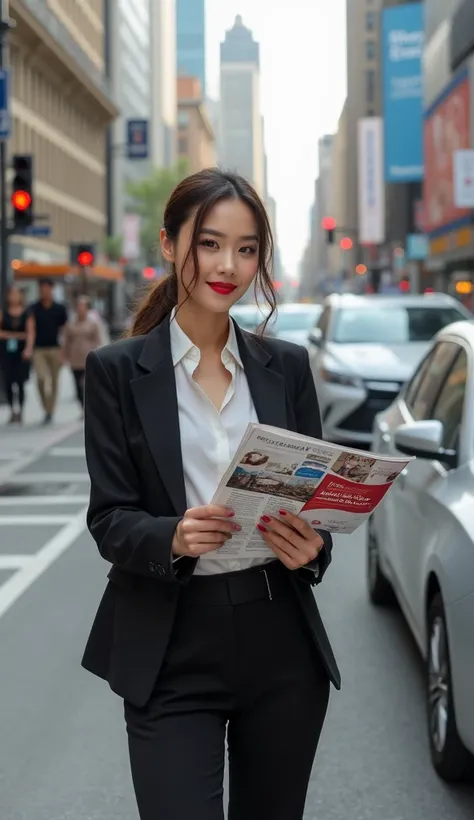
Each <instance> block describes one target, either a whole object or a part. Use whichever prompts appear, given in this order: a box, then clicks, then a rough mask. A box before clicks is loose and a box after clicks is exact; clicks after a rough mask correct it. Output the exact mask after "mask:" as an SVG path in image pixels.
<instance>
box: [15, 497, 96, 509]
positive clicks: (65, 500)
mask: <svg viewBox="0 0 474 820" xmlns="http://www.w3.org/2000/svg"><path fill="white" fill-rule="evenodd" d="M88 503H89V496H88V495H58V496H54V495H14V496H5V497H4V498H2V497H1V496H0V507H60V506H61V505H62V504H76V505H77V506H78V507H79V506H83V505H84V504H88Z"/></svg>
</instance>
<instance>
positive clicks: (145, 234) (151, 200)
mask: <svg viewBox="0 0 474 820" xmlns="http://www.w3.org/2000/svg"><path fill="white" fill-rule="evenodd" d="M187 172H188V167H187V161H186V160H180V161H179V162H178V163H177V164H176V165H175V166H173V167H172V168H155V169H154V170H153V171H152V173H151V174H150V176H148V177H147V178H146V179H142V180H140V181H139V182H130V183H129V184H128V185H127V194H128V195H129V197H130V200H131V201H130V207H129V211H131V212H133V213H135V214H138V215H139V216H140V217H141V224H142V227H141V236H140V239H141V245H142V251H143V256H144V259H145V261H146V264H147V265H156V263H157V262H158V260H159V247H160V243H159V232H160V229H161V227H162V225H163V214H164V210H165V206H166V203H167V201H168V199H169V197H170V195H171V193H172V191H173V190H174V188H176V185H177V184H178V183H179V182H181V180H182V179H184V177H185V176H186V174H187Z"/></svg>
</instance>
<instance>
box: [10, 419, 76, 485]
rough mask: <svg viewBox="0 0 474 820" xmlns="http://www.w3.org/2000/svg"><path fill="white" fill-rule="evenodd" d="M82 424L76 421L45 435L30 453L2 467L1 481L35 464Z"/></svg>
mask: <svg viewBox="0 0 474 820" xmlns="http://www.w3.org/2000/svg"><path fill="white" fill-rule="evenodd" d="M82 426H83V422H82V421H74V422H72V423H71V424H68V425H67V426H66V427H64V428H62V429H61V430H58V432H57V434H55V435H54V436H51V437H45V441H44V442H43V444H41V445H40V446H39V447H35V448H33V450H32V451H31V452H30V453H28V455H21V456H20V457H19V458H17V459H15V460H14V461H13V463H9V464H8V465H7V466H6V467H2V468H1V469H0V483H4V482H5V481H7V480H8V479H9V477H10V476H12V475H13V473H18V472H19V471H20V470H24V469H25V467H29V466H30V464H33V463H34V462H35V461H38V460H39V459H40V458H41V456H42V455H44V454H45V453H46V452H47V451H48V450H50V449H51V447H54V446H55V445H57V444H60V443H61V441H64V439H66V438H69V436H72V434H73V433H76V432H78V431H79V430H81V429H82Z"/></svg>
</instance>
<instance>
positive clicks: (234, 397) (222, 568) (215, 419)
mask: <svg viewBox="0 0 474 820" xmlns="http://www.w3.org/2000/svg"><path fill="white" fill-rule="evenodd" d="M175 312H176V311H173V314H172V316H171V322H170V339H171V355H172V358H173V366H174V372H175V379H176V392H177V396H178V413H179V428H180V435H181V450H182V456H183V470H184V484H185V489H186V502H187V507H188V509H189V508H190V507H201V506H204V505H205V504H210V502H211V500H212V498H213V496H214V493H215V491H216V489H217V486H218V484H219V481H220V479H221V478H222V476H223V475H224V473H225V471H226V470H227V468H228V466H229V463H230V461H231V460H232V458H233V456H234V455H235V452H236V450H237V448H238V446H239V444H240V441H241V439H242V436H243V434H244V433H245V430H246V428H247V425H248V424H249V423H250V422H258V418H257V414H256V412H255V407H254V404H253V401H252V397H251V395H250V390H249V386H248V383H247V377H246V375H245V370H244V367H243V364H242V359H241V358H240V353H239V348H238V344H237V338H236V334H235V328H234V325H233V322H232V321H230V326H229V337H228V339H227V343H226V345H225V347H224V349H223V351H222V362H223V364H224V366H225V368H226V370H228V371H229V373H230V375H231V377H232V378H231V381H230V383H229V387H228V389H227V393H226V395H225V398H224V401H223V403H222V407H221V408H220V410H217V408H216V407H215V406H214V404H213V403H212V401H211V400H210V399H209V398H208V396H207V395H206V393H205V392H204V391H203V390H202V388H201V387H200V386H199V384H198V383H197V382H196V381H194V379H193V373H194V371H195V370H196V368H197V366H198V364H199V361H200V358H201V354H200V351H199V349H198V348H197V347H196V346H195V345H194V344H193V343H192V342H191V340H190V339H189V338H188V337H187V336H186V334H185V333H184V331H183V330H182V329H181V328H180V326H179V325H178V322H177V321H176V319H175V318H174V317H175ZM237 523H238V522H237ZM214 556H215V557H214ZM176 560H178V561H179V558H178V559H176ZM268 560H272V558H269V559H264V558H260V559H255V558H253V559H245V560H240V559H232V560H222V559H221V560H219V551H218V550H216V551H215V553H212V558H206V559H205V560H199V561H198V562H197V564H196V568H195V571H194V573H195V575H209V574H215V573H219V572H234V571H235V570H241V569H248V568H250V567H252V566H256V565H259V564H264V563H267V561H268ZM273 560H274V559H273Z"/></svg>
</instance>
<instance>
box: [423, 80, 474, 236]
mask: <svg viewBox="0 0 474 820" xmlns="http://www.w3.org/2000/svg"><path fill="white" fill-rule="evenodd" d="M469 97H470V94H469V76H468V74H467V71H462V72H461V73H460V74H458V75H457V77H455V78H454V80H453V81H452V82H451V83H450V84H449V85H448V86H447V88H446V89H445V90H444V92H443V93H442V94H441V96H440V97H439V98H438V100H436V101H435V102H434V103H433V105H432V106H431V108H429V109H428V111H427V112H426V114H425V128H424V132H425V134H424V138H425V166H426V167H425V184H424V197H425V208H424V211H425V231H426V233H429V234H433V233H436V232H439V233H443V232H445V231H449V230H450V229H452V228H454V227H456V223H457V222H458V221H459V220H460V219H461V220H462V219H463V218H464V217H466V216H468V215H469V213H470V210H469V209H468V208H457V207H456V204H455V196H454V179H455V177H454V156H455V154H456V152H458V151H462V150H463V149H467V148H470V142H471V139H470V136H471V129H470V99H469Z"/></svg>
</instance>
